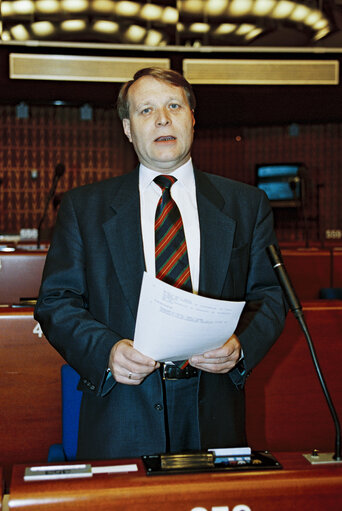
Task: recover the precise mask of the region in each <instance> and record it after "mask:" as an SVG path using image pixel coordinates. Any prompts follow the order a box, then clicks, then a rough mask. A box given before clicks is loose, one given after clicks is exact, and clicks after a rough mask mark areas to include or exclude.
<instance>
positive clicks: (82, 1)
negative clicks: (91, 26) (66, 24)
mask: <svg viewBox="0 0 342 511" xmlns="http://www.w3.org/2000/svg"><path fill="white" fill-rule="evenodd" d="M61 6H62V9H63V10H65V11H67V12H85V11H87V9H88V8H89V2H88V0H61Z"/></svg>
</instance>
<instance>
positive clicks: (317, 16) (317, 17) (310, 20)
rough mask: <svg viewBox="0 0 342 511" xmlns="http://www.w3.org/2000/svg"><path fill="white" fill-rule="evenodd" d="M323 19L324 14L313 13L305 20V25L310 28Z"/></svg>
mask: <svg viewBox="0 0 342 511" xmlns="http://www.w3.org/2000/svg"><path fill="white" fill-rule="evenodd" d="M321 17H322V13H321V12H320V11H317V10H315V11H311V12H310V14H309V16H308V17H307V18H306V19H305V24H306V25H309V26H313V25H314V24H315V23H317V21H319V20H320V19H321Z"/></svg>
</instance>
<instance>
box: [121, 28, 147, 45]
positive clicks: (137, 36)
mask: <svg viewBox="0 0 342 511" xmlns="http://www.w3.org/2000/svg"><path fill="white" fill-rule="evenodd" d="M146 32H147V30H146V28H144V27H140V26H139V25H131V26H130V27H129V28H128V29H127V30H126V32H125V34H124V38H125V39H126V40H127V41H128V42H130V43H135V44H139V43H142V42H143V40H144V37H145V36H146Z"/></svg>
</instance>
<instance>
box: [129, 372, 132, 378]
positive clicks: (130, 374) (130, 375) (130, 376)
mask: <svg viewBox="0 0 342 511" xmlns="http://www.w3.org/2000/svg"><path fill="white" fill-rule="evenodd" d="M131 378H132V373H131V371H130V372H129V373H128V379H129V380H130V379H131Z"/></svg>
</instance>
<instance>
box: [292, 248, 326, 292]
mask: <svg viewBox="0 0 342 511" xmlns="http://www.w3.org/2000/svg"><path fill="white" fill-rule="evenodd" d="M282 255H283V260H284V264H285V267H286V269H287V272H288V274H289V276H290V279H291V281H292V284H293V286H294V288H295V290H296V293H297V295H298V297H299V298H300V300H316V299H318V298H319V290H320V289H321V288H323V287H331V286H332V255H331V251H330V250H321V249H316V248H313V249H297V250H291V249H283V250H282Z"/></svg>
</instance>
